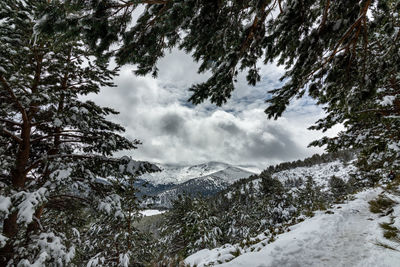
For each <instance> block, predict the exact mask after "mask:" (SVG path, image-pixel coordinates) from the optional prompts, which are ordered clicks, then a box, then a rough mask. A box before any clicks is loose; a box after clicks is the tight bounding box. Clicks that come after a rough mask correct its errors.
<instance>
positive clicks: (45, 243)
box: [18, 232, 75, 267]
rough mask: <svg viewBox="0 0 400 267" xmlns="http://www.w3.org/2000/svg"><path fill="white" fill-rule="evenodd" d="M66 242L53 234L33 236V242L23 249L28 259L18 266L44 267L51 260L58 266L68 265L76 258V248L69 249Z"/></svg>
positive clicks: (61, 237) (63, 238)
mask: <svg viewBox="0 0 400 267" xmlns="http://www.w3.org/2000/svg"><path fill="white" fill-rule="evenodd" d="M64 242H65V237H63V236H57V235H56V234H55V233H52V232H50V233H41V234H39V235H38V236H33V240H32V242H31V243H30V244H29V245H28V246H27V247H26V248H24V249H22V253H26V254H27V255H28V259H23V260H21V261H20V262H19V263H18V266H24V267H25V266H26V267H28V266H38V267H39V266H44V265H46V262H47V261H48V260H51V259H53V260H55V263H56V264H57V265H58V266H65V265H68V264H69V263H70V262H71V260H72V259H73V258H74V256H75V247H74V246H71V247H69V248H68V247H67V246H66V245H65V244H64ZM37 250H38V252H36V251H37ZM33 251H35V252H36V253H33ZM34 255H37V256H36V257H35V256H34Z"/></svg>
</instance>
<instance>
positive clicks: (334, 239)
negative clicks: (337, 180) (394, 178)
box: [219, 189, 400, 267]
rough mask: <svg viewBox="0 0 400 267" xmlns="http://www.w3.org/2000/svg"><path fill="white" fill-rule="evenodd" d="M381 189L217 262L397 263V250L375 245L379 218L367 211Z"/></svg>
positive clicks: (248, 266)
mask: <svg viewBox="0 0 400 267" xmlns="http://www.w3.org/2000/svg"><path fill="white" fill-rule="evenodd" d="M380 192H381V190H380V189H375V190H368V191H364V192H361V193H359V194H357V195H356V200H353V201H350V202H349V203H348V204H343V205H337V206H341V208H337V207H336V208H334V209H333V211H334V214H325V213H322V212H321V213H318V214H317V215H315V216H314V217H313V218H310V219H307V220H306V221H304V222H302V223H299V224H297V225H295V226H293V227H291V231H290V232H287V233H284V234H281V235H279V236H278V239H277V240H276V241H275V242H273V243H270V244H268V245H266V246H265V247H263V248H262V249H261V250H260V251H258V252H249V253H245V254H243V255H241V256H239V257H237V258H235V259H234V260H232V261H230V262H228V263H225V264H222V265H219V266H243V267H256V266H268V267H270V266H285V267H286V266H290V267H292V266H293V267H297V266H318V267H319V266H332V267H333V266H335V267H338V266H351V267H353V266H360V267H368V266H371V267H372V266H373V267H375V266H400V252H397V251H393V250H390V249H387V248H383V247H381V246H377V245H376V243H377V242H378V241H379V240H382V231H381V229H380V227H379V224H378V221H379V220H380V219H378V216H377V215H375V214H372V213H371V212H370V211H369V205H368V201H369V200H371V199H374V198H375V197H376V196H377V195H378V194H379V193H380Z"/></svg>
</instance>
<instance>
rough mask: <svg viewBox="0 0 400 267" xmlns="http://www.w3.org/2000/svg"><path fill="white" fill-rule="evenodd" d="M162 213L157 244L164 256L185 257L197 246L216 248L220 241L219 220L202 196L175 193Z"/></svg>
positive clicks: (197, 248)
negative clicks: (159, 243)
mask: <svg viewBox="0 0 400 267" xmlns="http://www.w3.org/2000/svg"><path fill="white" fill-rule="evenodd" d="M166 216H167V220H166V221H167V225H166V227H165V228H164V229H162V236H163V239H162V241H161V243H162V245H163V246H164V248H165V249H164V251H165V252H166V254H168V255H179V256H182V257H186V256H188V255H190V254H192V253H195V252H196V251H198V250H200V249H204V248H213V247H216V246H217V244H219V242H220V240H221V236H222V232H221V229H220V227H219V224H220V222H219V220H218V218H217V216H215V215H214V214H213V210H211V209H210V207H209V205H208V203H207V202H206V200H205V199H202V198H194V199H191V198H190V197H188V196H186V195H183V196H182V195H179V198H178V200H176V201H175V202H174V205H173V207H172V209H171V210H170V211H169V212H168V213H167V215H166Z"/></svg>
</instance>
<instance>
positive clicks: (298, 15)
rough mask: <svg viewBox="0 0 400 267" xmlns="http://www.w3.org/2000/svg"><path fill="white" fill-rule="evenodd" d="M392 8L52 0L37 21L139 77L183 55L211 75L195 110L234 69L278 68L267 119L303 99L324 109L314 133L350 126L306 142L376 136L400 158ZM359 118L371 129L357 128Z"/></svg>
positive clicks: (364, 1) (371, 2)
mask: <svg viewBox="0 0 400 267" xmlns="http://www.w3.org/2000/svg"><path fill="white" fill-rule="evenodd" d="M66 10H75V13H74V14H75V15H74V16H68V15H66ZM399 11H400V3H399V2H398V1H393V0H380V1H377V0H357V1H331V0H251V1H242V0H231V1H207V0H200V1H199V0H185V1H183V0H95V1H92V0H91V1H85V0H73V1H49V2H48V4H47V5H46V8H45V9H44V11H43V12H44V13H43V14H44V15H43V18H44V19H43V20H41V21H40V23H39V24H40V25H41V28H42V30H43V31H49V32H51V31H67V32H70V33H71V34H73V33H76V32H82V33H83V34H84V36H85V40H86V42H87V43H88V44H89V45H90V46H91V47H92V49H93V50H94V51H96V53H97V54H98V55H100V54H101V55H108V56H115V58H116V61H117V62H118V64H120V65H123V64H128V63H131V64H136V65H137V70H136V74H138V75H146V74H152V75H155V76H156V75H157V71H158V69H157V61H158V60H159V59H160V58H161V57H163V56H164V54H165V53H166V51H168V50H169V49H171V48H173V47H178V48H179V49H182V50H184V51H186V52H187V53H188V54H191V55H192V56H193V58H194V59H195V60H196V61H198V62H199V63H200V67H199V69H198V71H199V72H205V71H209V72H210V73H211V75H210V77H209V78H208V80H207V81H205V82H203V83H200V84H194V85H193V86H192V87H191V88H190V91H192V92H193V94H192V96H191V97H190V99H189V100H190V101H191V102H192V103H194V104H199V103H201V102H203V101H205V100H207V99H209V100H210V101H211V102H212V103H215V104H217V105H222V104H224V103H225V102H226V101H227V99H228V98H229V97H230V96H231V93H232V91H233V90H234V88H235V81H236V78H237V76H238V74H239V73H240V72H246V73H247V81H248V83H249V84H250V85H256V84H257V82H258V81H260V78H261V75H263V74H262V73H260V67H259V66H260V64H268V63H271V62H273V63H276V64H278V65H283V66H284V67H285V70H286V71H285V73H284V75H283V76H282V77H281V81H282V84H283V85H282V87H280V88H266V98H267V99H268V100H267V101H266V102H267V108H266V110H265V112H266V114H267V115H268V117H269V118H275V119H277V118H278V117H280V116H281V115H282V113H283V112H284V111H285V110H286V108H287V106H288V105H289V103H291V101H292V100H293V99H294V98H296V97H297V98H298V97H302V96H304V95H308V96H310V97H312V98H314V99H315V100H316V102H317V103H318V104H320V105H322V106H323V108H324V109H325V111H326V117H325V118H323V119H321V120H320V121H318V122H317V123H316V125H314V126H313V127H312V129H320V130H324V131H325V130H327V129H329V128H331V127H332V126H333V125H336V124H340V123H344V124H345V125H346V127H347V129H348V131H347V132H344V133H342V136H341V141H338V140H336V139H333V140H332V139H327V138H325V139H322V140H321V141H320V142H314V143H313V145H324V144H327V143H330V144H332V142H334V145H329V148H330V149H331V150H335V149H337V148H338V147H341V146H340V144H343V146H342V147H345V148H347V147H349V146H350V147H357V148H358V147H365V144H366V143H364V142H363V141H362V140H367V139H368V140H370V138H369V137H368V136H370V135H373V136H375V137H374V138H378V139H379V140H375V141H374V143H377V142H381V143H383V145H382V146H381V149H380V153H381V152H383V153H391V154H393V153H394V157H395V158H399V155H398V151H399V140H400V138H399V135H398V133H393V132H392V131H391V130H390V129H388V128H391V129H394V130H395V129H398V126H399V125H398V121H399V115H400V99H399V84H400V81H399V80H400V79H399V66H400V59H399V58H400V57H399V49H398V47H399V46H400V31H399V27H400V19H399V17H400V16H399ZM133 15H134V16H133ZM135 18H137V20H136V19H135ZM111 48H112V49H113V50H112V49H111ZM269 96H270V97H269ZM365 117H366V118H368V120H369V119H370V118H374V120H373V121H374V122H372V121H370V123H371V124H373V125H364V122H365V120H364V122H363V123H361V121H362V120H363V118H365ZM371 127H372V128H374V127H375V128H374V129H375V130H373V129H372V130H371ZM382 129H386V130H384V131H385V133H382V134H381V132H380V131H381V130H382ZM378 136H379V137H378ZM368 146H369V145H368ZM382 147H383V148H382ZM391 148H394V150H393V149H392V150H391ZM372 150H373V151H377V150H376V149H372ZM389 150H391V151H392V152H389ZM371 153H372V152H371V149H370V150H369V152H367V154H371ZM392 157H393V156H392Z"/></svg>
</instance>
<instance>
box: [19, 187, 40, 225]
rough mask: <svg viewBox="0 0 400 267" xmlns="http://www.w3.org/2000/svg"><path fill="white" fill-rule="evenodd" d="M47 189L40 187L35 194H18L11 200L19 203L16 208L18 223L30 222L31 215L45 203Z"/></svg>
mask: <svg viewBox="0 0 400 267" xmlns="http://www.w3.org/2000/svg"><path fill="white" fill-rule="evenodd" d="M46 193H47V189H46V188H44V187H42V188H39V189H38V190H37V191H35V192H31V193H30V192H18V193H16V194H15V195H14V196H13V198H15V199H16V201H17V202H18V203H19V204H18V206H17V208H18V222H19V223H25V224H28V223H30V222H32V220H33V219H32V218H33V214H34V213H35V210H36V208H37V207H38V206H39V205H40V204H41V203H43V202H44V201H46V197H45V195H46Z"/></svg>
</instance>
